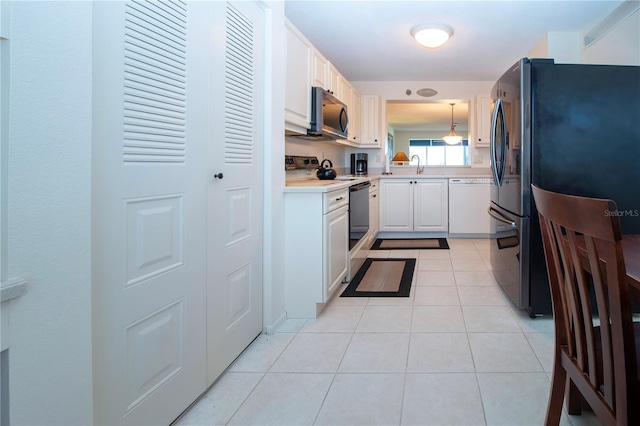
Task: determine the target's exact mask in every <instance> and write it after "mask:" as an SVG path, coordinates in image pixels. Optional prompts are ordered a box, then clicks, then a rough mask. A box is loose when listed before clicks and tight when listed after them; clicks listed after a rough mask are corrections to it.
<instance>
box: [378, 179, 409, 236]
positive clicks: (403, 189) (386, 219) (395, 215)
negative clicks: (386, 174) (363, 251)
mask: <svg viewBox="0 0 640 426" xmlns="http://www.w3.org/2000/svg"><path fill="white" fill-rule="evenodd" d="M412 182H414V181H413V180H411V179H388V180H387V179H385V180H381V181H380V198H382V204H381V206H380V231H396V232H398V231H399V232H402V231H413V187H414V184H413V183H412Z"/></svg>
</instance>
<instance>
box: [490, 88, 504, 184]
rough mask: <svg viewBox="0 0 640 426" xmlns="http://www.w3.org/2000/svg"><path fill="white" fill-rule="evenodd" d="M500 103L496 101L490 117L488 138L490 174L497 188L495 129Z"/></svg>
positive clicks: (499, 182) (498, 182)
mask: <svg viewBox="0 0 640 426" xmlns="http://www.w3.org/2000/svg"><path fill="white" fill-rule="evenodd" d="M501 103H502V99H498V100H497V101H496V104H495V106H494V108H493V114H492V116H491V137H490V139H489V140H490V145H489V153H490V155H491V172H492V174H493V180H494V181H495V183H496V185H497V186H500V185H501V184H502V182H501V181H500V178H499V176H498V159H497V158H496V127H497V121H498V109H499V106H500V104H501Z"/></svg>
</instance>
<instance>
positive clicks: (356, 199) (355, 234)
mask: <svg viewBox="0 0 640 426" xmlns="http://www.w3.org/2000/svg"><path fill="white" fill-rule="evenodd" d="M370 186H371V183H370V182H362V183H357V184H355V185H352V186H351V187H350V188H349V250H350V251H351V249H353V248H354V247H355V246H356V244H358V241H360V239H361V238H362V237H364V236H365V235H366V233H367V231H369V187H370Z"/></svg>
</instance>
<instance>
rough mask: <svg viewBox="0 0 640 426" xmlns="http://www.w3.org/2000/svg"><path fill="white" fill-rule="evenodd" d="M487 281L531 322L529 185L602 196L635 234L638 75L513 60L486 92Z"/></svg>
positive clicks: (535, 310)
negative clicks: (488, 176) (488, 181)
mask: <svg viewBox="0 0 640 426" xmlns="http://www.w3.org/2000/svg"><path fill="white" fill-rule="evenodd" d="M491 98H492V123H491V148H490V157H491V168H492V173H493V180H494V183H493V185H492V187H491V203H490V206H489V211H488V212H489V215H490V216H491V218H492V219H491V221H492V241H491V250H490V259H491V267H492V271H493V275H494V277H495V279H496V281H497V282H498V284H499V285H500V286H501V287H502V289H503V291H504V292H505V293H506V294H507V295H508V296H509V298H510V299H511V300H512V301H513V303H514V304H515V305H516V306H518V307H519V308H521V309H525V310H526V311H527V312H528V313H529V315H530V316H531V317H535V316H541V315H547V314H551V309H552V307H551V296H550V292H549V284H548V280H547V270H546V265H545V259H544V251H543V247H542V238H541V233H540V223H539V219H538V212H537V210H536V207H535V203H534V201H533V195H532V193H531V184H536V185H538V186H540V187H541V188H544V189H548V190H551V191H556V192H562V193H566V194H573V195H580V196H587V197H596V198H610V199H612V200H614V201H615V202H616V204H617V207H618V210H617V211H616V212H612V213H611V214H615V215H617V216H618V217H619V218H620V223H621V227H622V232H623V233H626V234H640V67H637V66H614V65H584V64H556V63H554V61H553V59H527V58H524V59H521V60H520V61H518V62H517V63H516V64H515V65H514V66H512V67H511V68H510V69H509V70H508V71H507V72H506V73H504V75H503V76H502V77H501V78H500V80H498V82H497V83H496V84H495V85H494V86H493V89H492V92H491Z"/></svg>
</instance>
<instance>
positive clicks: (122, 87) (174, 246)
mask: <svg viewBox="0 0 640 426" xmlns="http://www.w3.org/2000/svg"><path fill="white" fill-rule="evenodd" d="M93 7H94V17H93V18H94V20H93V25H94V39H93V52H94V64H93V69H94V74H93V86H94V104H93V123H94V142H93V178H92V185H93V198H92V211H93V217H92V222H93V223H92V225H93V230H92V231H93V232H92V241H93V253H92V258H93V264H92V275H93V287H92V292H93V294H92V297H93V332H94V336H93V337H94V344H93V356H94V412H95V423H96V424H131V425H140V424H158V425H160V424H169V423H171V421H173V420H174V419H175V418H176V417H177V416H178V415H179V414H180V413H181V412H182V411H183V410H184V409H186V408H187V407H188V406H189V404H190V403H191V402H193V401H194V400H195V399H196V398H197V397H198V396H199V395H200V394H201V393H202V392H203V391H204V390H205V389H206V340H205V339H206V249H207V246H206V234H205V232H204V230H205V229H206V226H207V215H206V213H207V212H206V209H207V188H208V185H209V183H208V170H207V159H206V158H207V152H208V151H207V148H208V137H209V136H208V118H209V117H208V115H207V108H208V107H209V103H208V101H209V99H208V98H207V96H206V88H207V87H208V84H209V79H210V75H209V74H210V72H209V66H210V64H209V61H210V59H211V58H210V56H209V55H210V53H209V50H210V43H211V39H210V33H209V22H208V19H207V14H208V13H209V12H210V6H209V5H208V4H207V3H201V2H188V3H186V2H182V1H173V0H172V1H144V0H136V1H128V2H102V1H99V2H94V4H93ZM87 285H89V283H87ZM58 344H64V342H58ZM52 368H55V366H52ZM60 385H61V389H62V388H64V383H61V384H60ZM70 409H73V408H72V407H70Z"/></svg>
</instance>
